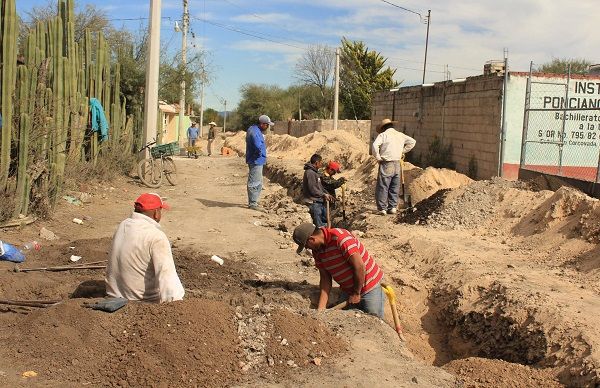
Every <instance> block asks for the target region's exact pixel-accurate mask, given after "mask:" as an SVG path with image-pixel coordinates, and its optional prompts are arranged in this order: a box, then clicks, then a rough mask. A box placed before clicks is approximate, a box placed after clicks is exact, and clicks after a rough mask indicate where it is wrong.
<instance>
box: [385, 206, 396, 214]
mask: <svg viewBox="0 0 600 388" xmlns="http://www.w3.org/2000/svg"><path fill="white" fill-rule="evenodd" d="M397 212H398V209H396V208H395V207H393V208H391V209H388V211H387V214H396V213H397Z"/></svg>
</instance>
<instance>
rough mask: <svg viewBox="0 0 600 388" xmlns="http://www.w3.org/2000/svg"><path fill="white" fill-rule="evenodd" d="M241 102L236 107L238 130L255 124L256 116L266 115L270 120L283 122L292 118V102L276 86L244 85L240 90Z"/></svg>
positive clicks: (283, 91) (282, 90) (284, 92)
mask: <svg viewBox="0 0 600 388" xmlns="http://www.w3.org/2000/svg"><path fill="white" fill-rule="evenodd" d="M240 93H241V95H242V96H241V97H242V98H241V101H240V103H239V105H238V107H237V116H238V120H239V122H237V123H235V124H236V125H238V126H239V127H240V129H246V128H248V127H249V126H250V125H252V124H255V123H256V121H257V120H258V116H260V115H262V114H266V115H268V116H269V117H270V118H271V120H284V119H287V118H288V117H291V116H292V111H293V110H294V106H295V104H294V100H292V98H290V96H289V95H288V94H287V93H286V91H285V90H284V89H282V88H280V87H279V86H276V85H258V84H245V85H242V87H241V88H240Z"/></svg>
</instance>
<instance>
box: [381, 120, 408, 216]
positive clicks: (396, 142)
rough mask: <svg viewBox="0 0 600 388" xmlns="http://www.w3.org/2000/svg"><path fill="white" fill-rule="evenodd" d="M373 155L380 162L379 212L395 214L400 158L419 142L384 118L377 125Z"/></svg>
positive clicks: (398, 188) (398, 189)
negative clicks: (396, 128)
mask: <svg viewBox="0 0 600 388" xmlns="http://www.w3.org/2000/svg"><path fill="white" fill-rule="evenodd" d="M377 133H379V135H377V137H376V138H375V141H374V142H373V156H375V159H377V161H378V162H379V172H378V174H377V187H376V188H375V201H376V202H377V210H378V211H379V214H381V215H386V214H395V213H396V211H397V210H396V208H397V206H398V193H399V191H400V168H401V167H400V160H401V159H402V156H403V155H404V154H405V153H407V152H408V151H410V150H412V149H413V147H414V146H415V144H416V143H417V142H416V141H415V139H413V138H412V137H410V136H407V135H405V134H403V133H402V132H399V131H397V130H395V129H394V122H392V121H391V120H390V119H383V120H382V121H381V124H379V125H378V126H377Z"/></svg>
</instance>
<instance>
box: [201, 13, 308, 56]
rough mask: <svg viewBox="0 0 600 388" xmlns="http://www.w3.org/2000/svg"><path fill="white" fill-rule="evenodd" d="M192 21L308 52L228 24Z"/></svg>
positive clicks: (303, 48) (205, 20) (302, 48)
mask: <svg viewBox="0 0 600 388" xmlns="http://www.w3.org/2000/svg"><path fill="white" fill-rule="evenodd" d="M192 19H194V20H199V21H201V22H204V23H207V24H210V25H213V26H216V27H219V28H223V29H225V30H229V31H233V32H237V33H238V34H242V35H247V36H251V37H253V38H256V39H261V40H264V41H267V42H271V43H275V44H279V45H283V46H288V47H293V48H296V49H299V50H306V47H300V46H296V45H293V44H290V43H285V42H281V41H277V40H274V39H271V38H267V37H265V36H264V35H258V34H256V33H253V32H249V31H245V30H242V29H240V28H237V27H233V26H229V25H226V24H221V23H217V22H212V21H209V20H207V19H203V18H198V17H193V18H192Z"/></svg>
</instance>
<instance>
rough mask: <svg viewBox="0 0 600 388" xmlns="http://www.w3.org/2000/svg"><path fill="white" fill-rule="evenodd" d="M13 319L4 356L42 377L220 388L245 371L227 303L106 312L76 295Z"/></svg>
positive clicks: (191, 302) (130, 306) (141, 305)
mask: <svg viewBox="0 0 600 388" xmlns="http://www.w3.org/2000/svg"><path fill="white" fill-rule="evenodd" d="M13 318H16V319H13V321H12V322H11V323H10V324H8V325H5V326H6V328H7V330H4V331H3V335H2V340H3V343H4V344H5V346H4V347H3V349H2V350H1V352H2V353H3V359H4V360H10V363H11V364H12V365H13V366H14V367H15V368H17V369H21V370H22V371H26V370H33V371H35V372H37V373H38V377H37V378H38V379H40V380H47V381H60V382H69V383H76V384H92V385H98V384H106V383H108V384H109V385H112V386H149V385H152V384H153V383H155V382H157V381H161V382H164V383H167V384H168V385H171V386H173V385H194V384H198V385H202V386H213V387H216V386H222V385H223V384H224V383H225V384H228V383H231V382H234V381H238V380H239V378H240V377H241V372H240V370H239V368H238V354H239V344H238V342H237V333H236V332H235V330H234V327H233V311H232V309H231V307H229V306H227V305H226V304H224V303H221V302H214V301H208V300H200V299H192V300H185V301H181V302H174V303H170V304H165V305H158V304H147V303H139V302H138V303H135V302H130V303H129V304H128V305H127V306H125V307H124V308H123V309H121V310H119V311H118V312H116V313H113V314H107V313H103V312H98V311H93V310H90V309H86V308H84V307H82V306H81V300H71V301H67V302H64V303H62V304H60V305H58V306H56V307H52V308H47V309H42V310H38V311H35V312H32V313H30V314H28V315H25V316H18V317H13Z"/></svg>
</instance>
